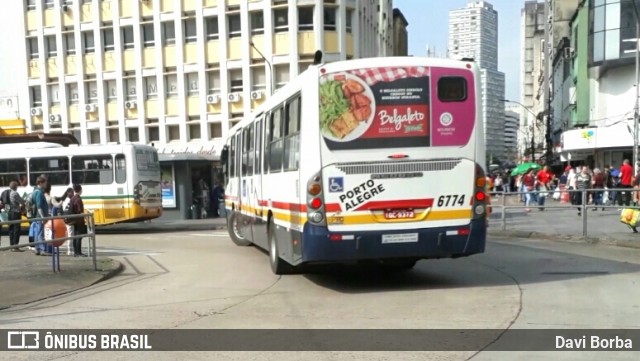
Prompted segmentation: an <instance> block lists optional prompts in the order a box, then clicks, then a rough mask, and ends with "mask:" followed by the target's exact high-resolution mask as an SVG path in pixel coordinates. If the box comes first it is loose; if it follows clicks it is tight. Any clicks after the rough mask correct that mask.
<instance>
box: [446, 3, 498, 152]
mask: <svg viewBox="0 0 640 361" xmlns="http://www.w3.org/2000/svg"><path fill="white" fill-rule="evenodd" d="M448 46H449V49H448V54H449V57H451V58H459V57H469V58H473V59H474V60H475V61H476V63H477V64H478V66H479V67H480V69H481V87H482V116H483V121H484V133H485V134H484V136H485V143H486V151H487V160H488V161H495V160H504V159H505V151H504V103H503V101H502V99H504V92H505V90H504V73H502V72H500V71H498V12H497V11H496V10H494V9H493V5H491V4H490V3H488V2H486V1H475V0H471V1H469V3H468V4H467V6H465V7H464V8H462V9H456V10H452V11H450V12H449V45H448Z"/></svg>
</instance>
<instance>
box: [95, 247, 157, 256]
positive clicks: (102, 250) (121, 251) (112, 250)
mask: <svg viewBox="0 0 640 361" xmlns="http://www.w3.org/2000/svg"><path fill="white" fill-rule="evenodd" d="M97 251H98V252H97V253H117V254H123V255H124V254H131V255H134V254H140V255H148V256H156V255H159V254H160V253H157V252H152V251H136V250H126V249H116V248H98V250H97Z"/></svg>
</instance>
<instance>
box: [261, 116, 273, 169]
mask: <svg viewBox="0 0 640 361" xmlns="http://www.w3.org/2000/svg"><path fill="white" fill-rule="evenodd" d="M272 116H273V113H267V114H265V116H264V122H263V124H262V126H263V127H264V143H263V145H262V146H263V153H264V155H263V156H264V158H263V159H264V160H263V162H262V172H263V174H267V173H268V172H269V157H270V156H271V151H270V149H269V144H270V143H271V133H272V132H271V123H272V122H271V117H272Z"/></svg>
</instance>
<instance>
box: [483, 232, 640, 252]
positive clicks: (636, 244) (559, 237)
mask: <svg viewBox="0 0 640 361" xmlns="http://www.w3.org/2000/svg"><path fill="white" fill-rule="evenodd" d="M487 235H489V236H493V237H500V238H507V237H510V238H521V239H522V238H524V239H544V240H548V241H554V242H565V243H584V244H592V245H606V246H616V247H624V248H635V249H640V239H638V240H637V241H629V240H621V239H615V238H611V237H582V236H574V235H568V234H549V233H542V232H534V231H517V230H514V231H491V230H489V231H488V232H487Z"/></svg>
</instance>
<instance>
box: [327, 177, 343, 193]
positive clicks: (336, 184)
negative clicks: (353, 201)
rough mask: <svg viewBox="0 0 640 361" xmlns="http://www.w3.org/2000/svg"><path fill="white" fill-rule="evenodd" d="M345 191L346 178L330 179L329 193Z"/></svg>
mask: <svg viewBox="0 0 640 361" xmlns="http://www.w3.org/2000/svg"><path fill="white" fill-rule="evenodd" d="M343 191H344V178H342V177H329V192H331V193H338V192H343Z"/></svg>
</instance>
